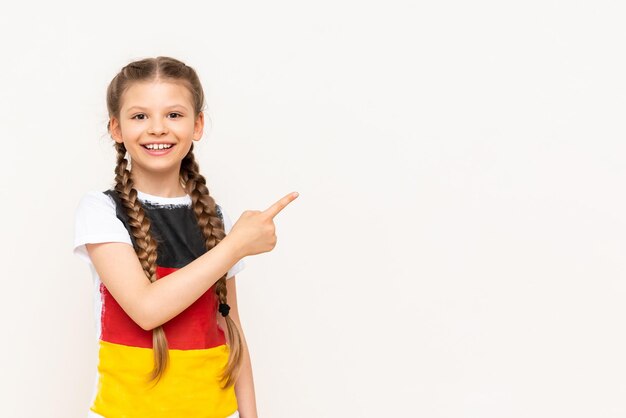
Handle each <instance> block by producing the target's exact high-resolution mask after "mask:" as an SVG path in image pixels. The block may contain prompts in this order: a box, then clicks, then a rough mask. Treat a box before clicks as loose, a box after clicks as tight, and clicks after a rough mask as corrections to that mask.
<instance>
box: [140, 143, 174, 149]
mask: <svg viewBox="0 0 626 418" xmlns="http://www.w3.org/2000/svg"><path fill="white" fill-rule="evenodd" d="M145 147H146V148H148V149H168V148H172V144H148V145H145Z"/></svg>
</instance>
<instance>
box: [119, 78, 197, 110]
mask: <svg viewBox="0 0 626 418" xmlns="http://www.w3.org/2000/svg"><path fill="white" fill-rule="evenodd" d="M175 105H179V106H183V107H186V108H188V109H189V110H191V109H193V101H192V96H191V92H190V91H189V90H188V89H187V87H185V86H184V85H183V84H182V83H174V82H168V81H150V82H135V83H133V84H131V86H130V87H128V89H127V90H126V91H125V92H124V94H123V96H122V110H126V109H130V108H132V107H141V108H147V109H158V108H163V107H171V106H175Z"/></svg>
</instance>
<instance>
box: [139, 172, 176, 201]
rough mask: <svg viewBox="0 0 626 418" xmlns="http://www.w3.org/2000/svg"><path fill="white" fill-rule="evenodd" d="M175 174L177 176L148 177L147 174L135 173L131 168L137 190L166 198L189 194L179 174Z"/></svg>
mask: <svg viewBox="0 0 626 418" xmlns="http://www.w3.org/2000/svg"><path fill="white" fill-rule="evenodd" d="M175 174H176V175H175V176H173V175H169V176H160V177H154V176H151V177H150V178H146V177H145V176H137V175H133V173H132V170H131V176H132V179H133V184H134V187H135V190H138V191H140V192H142V193H145V194H149V195H152V196H159V197H165V198H172V197H183V196H186V195H187V192H186V191H185V189H184V187H183V186H182V184H181V183H180V177H179V174H178V173H175Z"/></svg>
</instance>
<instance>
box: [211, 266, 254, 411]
mask: <svg viewBox="0 0 626 418" xmlns="http://www.w3.org/2000/svg"><path fill="white" fill-rule="evenodd" d="M235 278H236V277H234V276H233V277H231V278H230V279H227V280H226V290H227V292H228V295H227V301H228V306H230V310H229V311H228V315H229V316H230V317H231V319H232V320H233V321H234V322H235V324H236V325H237V328H239V333H240V334H241V339H242V341H243V349H244V352H243V363H242V365H241V372H240V374H239V379H237V382H236V383H235V396H237V405H238V408H237V410H238V411H239V415H240V417H241V418H258V414H257V409H256V397H255V394H254V379H253V377H252V363H251V362H250V353H249V352H248V344H247V343H246V338H245V336H244V333H243V328H242V326H241V321H240V319H239V311H238V309H237V289H236V284H235ZM217 318H218V319H217V322H218V324H219V325H220V327H222V329H223V330H224V334H225V335H226V338H227V339H228V338H229V336H228V328H227V327H226V321H225V319H224V318H223V317H222V315H221V314H219V313H218V314H217Z"/></svg>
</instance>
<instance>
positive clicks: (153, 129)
mask: <svg viewBox="0 0 626 418" xmlns="http://www.w3.org/2000/svg"><path fill="white" fill-rule="evenodd" d="M165 132H166V128H165V125H164V124H163V123H161V122H159V121H157V120H155V121H154V122H152V123H151V124H150V128H149V129H148V133H151V134H156V135H159V134H162V133H165Z"/></svg>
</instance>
